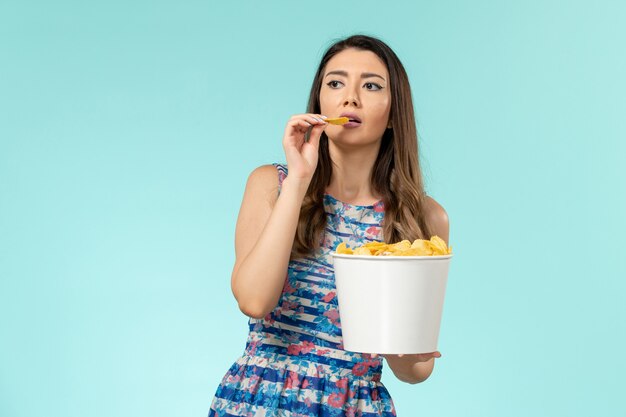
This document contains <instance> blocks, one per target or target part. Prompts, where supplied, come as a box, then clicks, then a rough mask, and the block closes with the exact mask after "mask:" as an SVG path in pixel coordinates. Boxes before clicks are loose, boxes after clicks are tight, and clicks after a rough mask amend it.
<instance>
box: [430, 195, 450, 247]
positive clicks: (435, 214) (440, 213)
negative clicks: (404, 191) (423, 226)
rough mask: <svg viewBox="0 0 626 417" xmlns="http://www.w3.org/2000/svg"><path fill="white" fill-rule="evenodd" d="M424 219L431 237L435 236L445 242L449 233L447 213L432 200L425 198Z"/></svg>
mask: <svg viewBox="0 0 626 417" xmlns="http://www.w3.org/2000/svg"><path fill="white" fill-rule="evenodd" d="M424 219H425V220H426V223H427V224H428V227H429V228H430V230H431V233H432V234H433V235H437V236H439V237H440V238H442V239H443V240H445V241H446V242H447V241H448V235H449V233H450V219H449V218H448V213H447V212H446V210H445V209H444V208H443V206H442V205H441V204H439V203H438V202H437V201H436V200H435V199H434V198H432V197H430V196H426V198H425V199H424Z"/></svg>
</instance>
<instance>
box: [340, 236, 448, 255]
mask: <svg viewBox="0 0 626 417" xmlns="http://www.w3.org/2000/svg"><path fill="white" fill-rule="evenodd" d="M336 251H337V253H338V254H346V255H366V256H442V255H449V254H451V253H452V247H448V245H447V244H446V242H445V241H444V240H443V239H442V238H440V237H439V236H437V235H434V236H432V237H431V238H430V240H424V239H415V240H414V241H413V243H411V242H410V241H409V240H403V241H401V242H397V243H385V242H368V243H366V244H364V245H363V246H359V247H358V248H355V249H354V250H353V249H350V248H349V247H348V246H347V245H346V243H345V242H342V243H340V244H339V245H338V246H337V250H336Z"/></svg>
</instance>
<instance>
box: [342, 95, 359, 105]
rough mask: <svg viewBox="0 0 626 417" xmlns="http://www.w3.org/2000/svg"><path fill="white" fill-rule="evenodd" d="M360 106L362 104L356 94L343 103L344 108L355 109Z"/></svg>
mask: <svg viewBox="0 0 626 417" xmlns="http://www.w3.org/2000/svg"><path fill="white" fill-rule="evenodd" d="M360 104H361V103H360V102H359V99H358V98H357V96H356V94H351V95H349V96H347V97H346V98H345V99H344V101H343V105H344V106H349V105H353V106H354V107H359V105H360Z"/></svg>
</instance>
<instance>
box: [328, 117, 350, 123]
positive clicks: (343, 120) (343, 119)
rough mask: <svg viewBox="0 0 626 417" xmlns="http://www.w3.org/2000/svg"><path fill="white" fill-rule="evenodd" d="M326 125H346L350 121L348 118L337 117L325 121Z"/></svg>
mask: <svg viewBox="0 0 626 417" xmlns="http://www.w3.org/2000/svg"><path fill="white" fill-rule="evenodd" d="M324 121H325V122H326V123H330V124H331V125H345V124H346V123H348V122H349V121H350V119H348V118H347V117H335V118H332V119H324Z"/></svg>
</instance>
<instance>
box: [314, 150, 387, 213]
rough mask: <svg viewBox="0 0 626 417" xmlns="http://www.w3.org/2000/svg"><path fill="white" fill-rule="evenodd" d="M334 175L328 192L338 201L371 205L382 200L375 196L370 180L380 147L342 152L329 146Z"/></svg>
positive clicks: (327, 189)
mask: <svg viewBox="0 0 626 417" xmlns="http://www.w3.org/2000/svg"><path fill="white" fill-rule="evenodd" d="M329 145H330V146H329V151H330V158H331V160H332V163H333V174H332V177H331V179H330V184H329V185H328V187H327V188H326V192H327V193H328V194H330V195H332V196H333V197H335V198H336V199H337V200H340V201H344V202H346V203H349V204H355V205H369V204H372V203H374V202H376V201H378V200H379V199H380V196H378V195H375V194H374V190H372V184H371V181H370V178H371V176H372V169H374V163H375V162H376V157H377V156H378V150H379V146H371V147H367V148H361V149H354V148H353V149H350V150H349V151H344V150H340V149H338V148H336V147H334V146H332V144H329Z"/></svg>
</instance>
